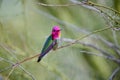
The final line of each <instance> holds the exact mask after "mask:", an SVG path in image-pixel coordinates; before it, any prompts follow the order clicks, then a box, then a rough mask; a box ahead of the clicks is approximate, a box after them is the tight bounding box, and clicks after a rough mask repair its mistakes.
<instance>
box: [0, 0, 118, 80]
mask: <svg viewBox="0 0 120 80" xmlns="http://www.w3.org/2000/svg"><path fill="white" fill-rule="evenodd" d="M81 1H82V0H81ZM91 1H93V2H95V3H98V4H101V5H104V6H108V7H111V8H114V9H115V10H117V11H120V0H91ZM39 2H41V3H46V4H69V3H70V1H69V0H0V71H1V70H4V69H5V68H7V67H9V66H10V65H11V63H9V62H8V61H10V62H14V63H16V62H17V61H21V60H23V59H25V58H27V57H30V56H33V55H35V54H38V53H40V51H41V48H42V46H43V44H44V41H45V39H46V37H47V36H48V35H49V34H50V32H51V29H52V27H53V26H55V25H59V26H60V27H61V28H62V29H63V30H62V37H64V38H70V39H74V40H75V39H77V38H79V37H80V36H82V35H86V34H88V33H90V32H92V31H95V30H99V29H102V28H105V27H106V21H105V20H104V19H103V18H102V17H101V15H100V14H98V13H96V12H94V11H91V10H89V9H87V8H83V7H81V6H78V5H77V6H67V7H55V6H54V7H45V6H41V5H39V4H37V3H39ZM96 35H99V36H101V37H102V38H104V39H105V40H107V41H110V42H111V43H113V44H116V45H118V46H119V44H120V37H119V35H120V32H119V31H117V32H113V31H112V30H111V29H109V30H106V31H104V32H100V33H97V34H96ZM81 41H82V42H84V43H89V44H92V45H96V46H98V47H100V48H102V49H103V50H105V51H107V52H110V53H112V54H113V55H115V56H117V57H118V55H116V54H115V51H114V50H111V49H110V48H109V47H107V46H106V45H105V44H104V43H102V42H100V41H99V40H98V39H97V38H96V36H94V37H92V36H90V37H87V38H85V39H82V40H81ZM64 44H66V43H63V44H62V45H64ZM80 51H87V52H93V53H96V54H99V53H100V52H99V51H97V50H95V49H93V48H91V47H89V46H84V45H81V44H75V45H72V46H70V47H66V48H61V49H59V50H56V51H51V52H50V53H49V54H48V55H47V56H45V57H44V58H43V59H42V61H41V62H40V63H37V62H36V60H37V57H36V58H34V59H31V60H29V61H27V62H25V63H23V64H21V66H22V67H23V68H24V69H25V70H26V71H28V72H29V73H26V72H24V71H23V70H22V69H21V68H20V67H17V68H15V70H14V71H13V72H12V74H11V75H10V76H9V80H32V78H31V77H32V76H33V77H34V78H35V80H107V79H108V78H109V77H110V75H111V74H112V72H113V70H114V69H115V68H116V67H117V66H118V65H117V64H115V63H114V62H112V61H110V60H107V59H104V58H102V57H98V56H94V55H88V54H84V53H82V52H80ZM10 70H11V69H9V70H5V71H3V72H1V73H0V75H1V76H2V78H3V80H4V79H6V78H7V77H8V74H9V72H10ZM31 75H32V76H31ZM119 79H120V74H117V75H116V77H115V79H114V80H119Z"/></svg>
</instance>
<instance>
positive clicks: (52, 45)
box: [37, 26, 61, 62]
mask: <svg viewBox="0 0 120 80" xmlns="http://www.w3.org/2000/svg"><path fill="white" fill-rule="evenodd" d="M60 35H61V29H60V27H59V26H54V27H53V28H52V32H51V34H50V36H49V37H48V38H47V40H46V42H45V44H44V46H43V48H42V51H41V53H40V56H39V57H38V60H37V62H40V61H41V59H42V58H43V57H44V56H45V55H46V54H47V53H48V52H49V51H50V50H52V49H53V50H56V49H57V47H58V44H59V41H58V40H59V39H60Z"/></svg>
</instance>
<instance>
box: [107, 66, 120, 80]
mask: <svg viewBox="0 0 120 80" xmlns="http://www.w3.org/2000/svg"><path fill="white" fill-rule="evenodd" d="M118 71H120V67H118V68H116V69H115V70H114V71H113V73H112V75H111V76H110V78H109V80H113V79H114V77H115V76H116V74H117V73H118Z"/></svg>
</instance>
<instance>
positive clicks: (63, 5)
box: [36, 2, 76, 7]
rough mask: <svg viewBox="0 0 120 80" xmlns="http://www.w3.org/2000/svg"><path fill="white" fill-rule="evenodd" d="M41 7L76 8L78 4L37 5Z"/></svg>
mask: <svg viewBox="0 0 120 80" xmlns="http://www.w3.org/2000/svg"><path fill="white" fill-rule="evenodd" d="M36 4H38V5H41V6H46V7H47V6H49V7H67V6H75V5H76V4H45V3H40V2H39V3H36Z"/></svg>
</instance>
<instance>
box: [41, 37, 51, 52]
mask: <svg viewBox="0 0 120 80" xmlns="http://www.w3.org/2000/svg"><path fill="white" fill-rule="evenodd" d="M52 42H53V41H52V36H51V35H50V36H49V37H48V38H47V40H46V41H45V43H44V46H43V48H42V51H41V53H43V52H44V51H45V50H46V49H47V48H48V47H49V46H50V44H52Z"/></svg>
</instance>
